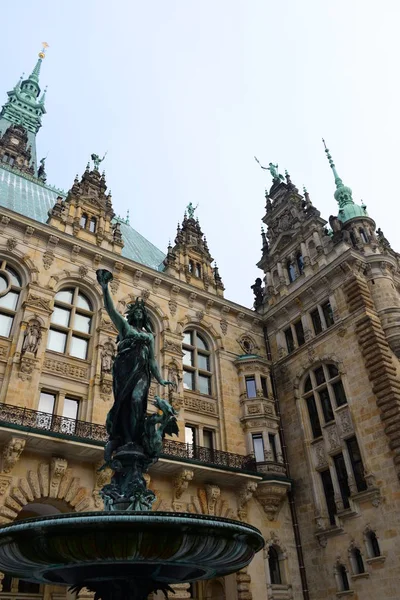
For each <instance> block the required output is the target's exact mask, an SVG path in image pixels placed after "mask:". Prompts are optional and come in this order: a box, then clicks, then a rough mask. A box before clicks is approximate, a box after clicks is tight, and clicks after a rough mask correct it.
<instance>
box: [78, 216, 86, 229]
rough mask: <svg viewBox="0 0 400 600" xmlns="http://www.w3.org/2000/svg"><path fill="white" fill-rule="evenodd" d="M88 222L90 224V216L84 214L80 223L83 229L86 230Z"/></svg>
mask: <svg viewBox="0 0 400 600" xmlns="http://www.w3.org/2000/svg"><path fill="white" fill-rule="evenodd" d="M87 222H88V216H87V214H85V213H83V215H82V216H81V220H80V222H79V224H80V226H81V227H82V229H86V225H87Z"/></svg>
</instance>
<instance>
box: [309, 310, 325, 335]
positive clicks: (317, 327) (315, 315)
mask: <svg viewBox="0 0 400 600" xmlns="http://www.w3.org/2000/svg"><path fill="white" fill-rule="evenodd" d="M310 317H311V321H312V324H313V327H314V332H315V335H318V334H319V333H321V331H322V322H321V317H320V316H319V310H318V308H316V309H315V310H313V311H312V312H311V313H310Z"/></svg>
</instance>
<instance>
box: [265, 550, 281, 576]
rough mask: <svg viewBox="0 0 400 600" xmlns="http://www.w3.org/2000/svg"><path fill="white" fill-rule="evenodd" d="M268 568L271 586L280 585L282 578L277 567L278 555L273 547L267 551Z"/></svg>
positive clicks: (278, 566)
mask: <svg viewBox="0 0 400 600" xmlns="http://www.w3.org/2000/svg"><path fill="white" fill-rule="evenodd" d="M268 567H269V575H270V579H271V584H272V585H281V584H282V576H281V569H280V565H279V553H278V550H277V548H276V547H275V546H270V547H269V551H268Z"/></svg>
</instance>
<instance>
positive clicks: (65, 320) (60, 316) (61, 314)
mask: <svg viewBox="0 0 400 600" xmlns="http://www.w3.org/2000/svg"><path fill="white" fill-rule="evenodd" d="M70 316H71V311H70V310H67V309H66V308H60V307H59V306H55V307H54V310H53V313H52V315H51V322H52V323H55V324H56V325H61V326H62V327H68V326H69V318H70Z"/></svg>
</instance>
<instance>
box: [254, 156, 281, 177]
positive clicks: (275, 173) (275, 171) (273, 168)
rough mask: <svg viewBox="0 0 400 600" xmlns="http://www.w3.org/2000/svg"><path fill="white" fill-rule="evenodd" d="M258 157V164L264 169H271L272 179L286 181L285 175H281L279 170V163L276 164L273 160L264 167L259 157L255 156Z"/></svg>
mask: <svg viewBox="0 0 400 600" xmlns="http://www.w3.org/2000/svg"><path fill="white" fill-rule="evenodd" d="M254 158H255V159H256V161H257V162H258V164H259V165H260V167H261V168H262V169H264V171H269V172H270V173H271V175H272V181H284V177H283V175H281V174H280V173H279V172H278V165H277V164H276V165H274V164H273V163H272V162H270V163H269V165H268V167H263V166H262V164H261V163H260V161H259V160H258V158H257V157H256V156H255V157H254Z"/></svg>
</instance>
